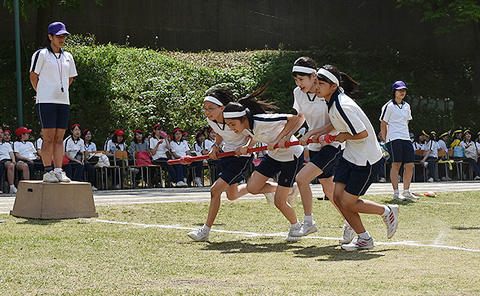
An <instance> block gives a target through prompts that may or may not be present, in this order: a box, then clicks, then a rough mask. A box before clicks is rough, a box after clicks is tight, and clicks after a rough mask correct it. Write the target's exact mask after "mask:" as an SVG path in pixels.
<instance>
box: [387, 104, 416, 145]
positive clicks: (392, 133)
mask: <svg viewBox="0 0 480 296" xmlns="http://www.w3.org/2000/svg"><path fill="white" fill-rule="evenodd" d="M382 120H383V121H385V122H386V123H387V138H386V139H385V142H387V143H388V142H390V141H393V140H408V141H410V132H409V131H408V121H409V120H412V111H411V110H410V105H409V104H408V103H407V102H405V101H402V103H401V104H397V102H395V100H394V99H392V100H390V101H388V102H387V103H386V104H385V105H383V107H382V114H381V115H380V121H382Z"/></svg>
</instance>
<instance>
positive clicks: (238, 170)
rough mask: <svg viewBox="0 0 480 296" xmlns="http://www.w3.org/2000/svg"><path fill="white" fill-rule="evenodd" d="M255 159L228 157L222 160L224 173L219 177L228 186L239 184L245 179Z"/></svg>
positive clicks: (221, 164)
mask: <svg viewBox="0 0 480 296" xmlns="http://www.w3.org/2000/svg"><path fill="white" fill-rule="evenodd" d="M252 158H253V157H238V156H228V157H223V158H220V166H221V168H222V172H221V173H220V174H219V175H218V177H219V178H222V180H223V181H225V182H227V183H228V185H232V184H235V183H239V182H240V181H242V180H243V179H244V178H245V177H244V176H243V173H244V172H245V171H246V170H247V169H248V168H249V166H250V163H251V162H252Z"/></svg>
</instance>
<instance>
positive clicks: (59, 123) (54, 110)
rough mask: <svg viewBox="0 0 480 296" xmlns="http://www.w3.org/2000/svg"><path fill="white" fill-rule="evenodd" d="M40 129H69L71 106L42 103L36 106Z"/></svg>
mask: <svg viewBox="0 0 480 296" xmlns="http://www.w3.org/2000/svg"><path fill="white" fill-rule="evenodd" d="M35 109H36V110H37V115H38V121H39V122H40V127H41V128H42V129H44V128H61V129H67V128H68V117H69V116H70V105H65V104H51V103H40V104H36V105H35Z"/></svg>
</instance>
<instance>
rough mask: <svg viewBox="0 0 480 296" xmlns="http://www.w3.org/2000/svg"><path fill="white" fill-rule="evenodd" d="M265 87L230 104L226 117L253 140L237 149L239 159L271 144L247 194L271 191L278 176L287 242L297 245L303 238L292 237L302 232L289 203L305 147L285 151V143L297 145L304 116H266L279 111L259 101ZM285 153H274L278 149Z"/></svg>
mask: <svg viewBox="0 0 480 296" xmlns="http://www.w3.org/2000/svg"><path fill="white" fill-rule="evenodd" d="M265 89H266V88H265V87H263V88H261V89H259V90H257V91H255V92H254V93H252V94H250V95H248V96H246V97H244V98H242V99H240V100H239V101H238V103H236V102H232V103H229V104H228V105H227V106H226V107H225V110H224V111H223V117H224V118H225V122H226V123H227V124H228V126H229V127H230V129H232V130H233V131H234V132H235V133H236V134H241V133H244V132H247V133H248V134H249V135H250V137H251V139H250V140H249V141H248V142H247V143H246V144H245V145H243V146H242V147H239V148H237V150H236V151H237V154H238V155H245V154H247V151H248V149H250V148H253V146H254V145H255V144H256V143H257V142H263V143H267V146H268V150H269V151H268V153H267V154H266V155H265V156H264V158H263V159H262V162H261V163H260V165H259V166H258V167H256V169H255V171H254V172H253V174H252V176H251V177H250V179H249V180H248V182H247V190H248V192H250V193H252V194H258V193H261V192H266V191H268V190H270V188H272V187H271V185H270V184H269V183H268V182H267V181H268V179H269V178H273V177H275V176H276V175H277V174H279V176H278V186H277V189H276V190H275V197H274V203H275V206H276V207H277V208H278V209H279V210H280V212H282V214H283V215H284V216H285V218H287V220H288V221H289V222H290V224H291V226H290V232H289V233H288V236H287V238H286V240H287V241H297V240H298V239H299V237H295V236H292V232H293V231H297V230H299V229H300V227H301V224H300V223H299V222H298V220H297V215H296V214H295V210H294V209H293V208H292V206H291V205H290V204H289V203H288V202H287V199H288V197H289V195H292V194H295V195H296V192H295V191H296V190H295V189H294V188H293V187H294V182H295V176H296V174H297V172H298V171H299V169H300V167H301V166H302V164H303V160H304V159H303V147H302V146H300V145H296V146H292V147H289V148H285V142H287V141H296V140H297V138H296V137H295V136H294V135H293V134H294V133H295V132H296V131H297V130H298V129H299V128H300V127H301V126H302V124H303V122H304V121H305V118H304V117H303V115H301V114H299V115H290V114H265V110H266V109H274V108H276V107H275V106H274V105H272V104H269V103H265V102H263V101H258V100H256V98H257V97H259V96H261V94H262V93H263V92H264V91H265ZM276 144H278V147H280V148H283V149H274V146H275V145H276Z"/></svg>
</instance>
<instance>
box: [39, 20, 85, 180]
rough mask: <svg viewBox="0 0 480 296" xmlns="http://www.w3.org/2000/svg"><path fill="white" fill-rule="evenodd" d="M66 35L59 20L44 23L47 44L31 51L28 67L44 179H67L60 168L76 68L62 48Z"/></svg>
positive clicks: (69, 55)
mask: <svg viewBox="0 0 480 296" xmlns="http://www.w3.org/2000/svg"><path fill="white" fill-rule="evenodd" d="M67 35H70V33H68V32H67V30H66V28H65V25H64V24H63V23H61V22H54V23H51V24H50V25H49V26H48V39H49V41H50V45H48V46H47V47H45V48H43V49H40V50H38V51H36V52H35V53H34V54H33V56H32V64H31V68H30V82H31V83H32V86H33V88H34V89H35V91H36V92H37V94H36V111H37V115H38V118H39V121H40V127H41V128H42V132H43V144H42V160H43V165H44V167H45V173H44V175H43V181H44V182H70V179H69V178H68V177H67V176H66V174H65V172H64V171H63V170H62V160H63V136H64V135H65V130H66V129H67V126H68V117H69V115H70V97H69V86H70V84H72V82H73V78H74V77H75V76H77V69H76V67H75V62H74V60H73V57H72V55H71V54H70V53H68V52H66V51H64V50H62V46H63V45H64V43H65V39H66V37H67ZM52 157H53V159H54V167H55V169H54V170H52V165H51V162H52Z"/></svg>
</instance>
